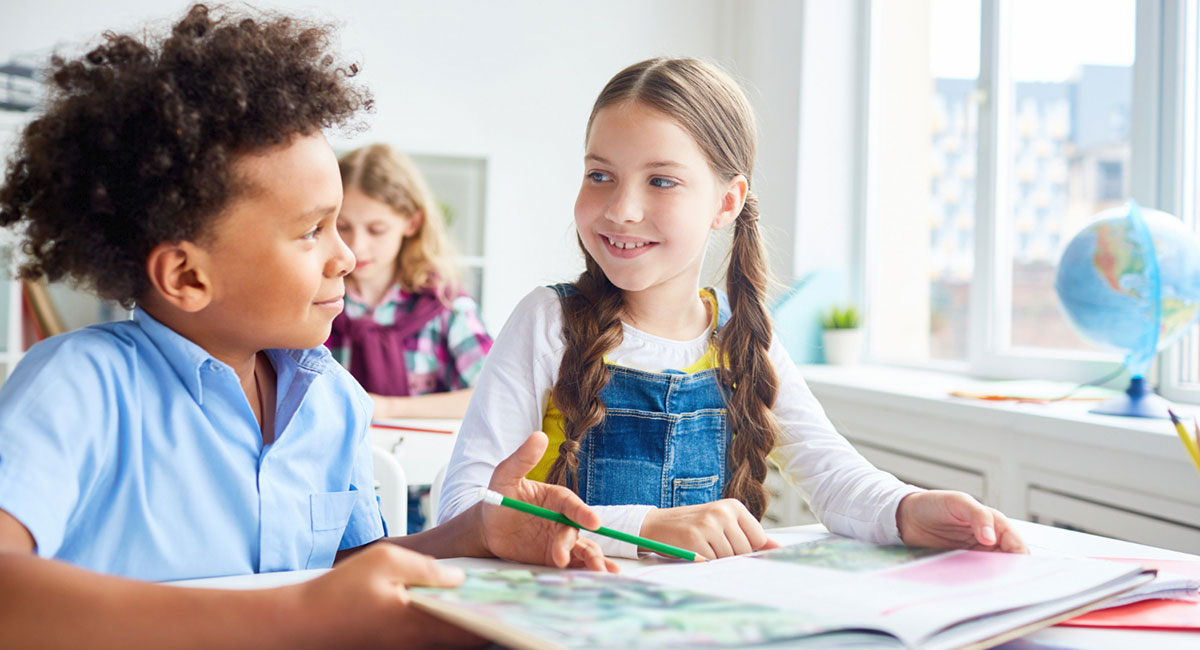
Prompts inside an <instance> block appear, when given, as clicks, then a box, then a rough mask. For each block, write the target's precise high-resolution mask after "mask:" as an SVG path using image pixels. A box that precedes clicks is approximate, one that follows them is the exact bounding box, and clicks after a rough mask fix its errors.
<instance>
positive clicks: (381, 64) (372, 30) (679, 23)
mask: <svg viewBox="0 0 1200 650" xmlns="http://www.w3.org/2000/svg"><path fill="white" fill-rule="evenodd" d="M186 5H187V3H185V2H177V1H172V2H160V1H156V0H122V2H120V3H109V2H105V3H97V2H90V1H84V0H77V1H69V0H47V1H44V2H28V3H27V2H22V3H18V5H17V6H16V7H6V8H5V9H4V14H5V16H4V17H5V20H4V21H3V23H2V24H0V60H5V59H6V58H7V56H8V55H10V54H11V53H13V52H30V51H33V52H37V51H42V50H44V49H45V48H46V47H47V46H48V45H52V44H56V43H72V42H78V41H80V40H86V39H92V38H93V37H94V36H95V34H96V33H97V32H98V31H99V30H101V29H110V28H111V29H117V30H125V29H130V28H135V27H138V26H139V25H142V24H144V23H145V21H146V20H147V19H148V18H156V19H158V20H157V22H156V24H157V25H158V26H160V27H162V26H164V25H165V24H167V23H168V22H169V20H170V19H173V18H174V17H175V16H177V15H179V13H181V12H182V10H183V8H184V7H185V6H186ZM256 5H259V6H274V7H281V8H286V9H287V10H288V11H290V12H293V13H304V14H308V15H312V16H314V17H318V18H321V19H323V20H332V21H334V22H337V23H340V24H341V25H342V29H341V36H342V50H343V52H344V53H345V54H347V55H348V56H349V57H351V58H354V59H357V60H358V61H360V62H361V63H362V69H363V75H362V79H363V81H364V82H365V83H366V84H368V85H369V87H370V88H371V90H372V91H373V93H374V95H375V99H376V103H377V110H376V113H375V114H374V115H373V116H370V118H369V123H370V124H371V128H370V130H369V131H368V132H366V133H363V134H360V135H358V136H356V137H355V139H354V142H353V143H347V142H341V141H339V142H335V144H336V145H338V146H342V145H347V144H356V143H360V142H367V141H372V140H386V141H388V142H392V143H394V144H396V145H399V146H400V147H402V148H405V149H408V150H411V151H417V152H423V153H451V154H470V155H478V156H484V157H486V158H487V159H488V164H489V170H488V171H489V178H488V185H489V187H488V206H487V210H488V222H487V231H486V232H487V245H486V257H487V262H488V269H487V277H486V279H485V286H484V296H483V299H484V304H485V313H484V316H485V319H486V320H487V322H488V323H489V324H490V325H491V327H492V328H493V329H496V328H498V327H499V326H500V324H501V323H503V321H504V319H505V318H506V317H507V315H508V313H509V311H510V310H511V308H512V307H513V306H514V305H515V304H516V302H517V301H518V300H519V299H520V298H521V297H522V296H523V295H524V294H525V293H526V292H528V291H529V290H530V289H531V288H532V287H533V286H535V285H537V284H544V283H547V282H552V281H557V280H562V279H568V278H570V277H572V276H573V275H575V274H576V273H577V272H578V269H579V268H580V265H581V261H580V259H581V258H580V257H579V255H578V252H577V250H578V249H577V247H576V245H575V242H574V235H573V229H572V209H573V206H574V200H575V193H576V191H577V189H578V187H579V181H580V179H581V178H582V166H581V161H582V151H583V137H584V132H583V131H584V125H585V122H586V120H587V116H588V112H589V110H590V108H591V102H592V100H593V99H594V98H595V96H596V94H597V93H598V92H599V91H600V88H601V87H602V86H603V85H604V83H605V82H606V81H607V80H608V78H609V77H611V76H612V75H613V74H615V73H616V72H617V71H618V70H620V69H621V68H623V67H624V66H626V65H628V64H630V63H633V62H635V61H638V60H641V59H644V58H647V57H650V56H655V55H662V54H667V55H691V56H699V57H705V58H718V57H719V56H720V54H721V52H720V50H721V49H722V47H723V43H724V40H723V39H724V37H723V36H722V29H723V27H722V24H723V23H722V21H721V20H719V18H720V17H721V16H722V11H721V10H722V8H723V6H724V4H723V2H722V1H721V0H703V1H696V0H667V1H657V2H651V3H647V2H639V1H637V0H618V1H616V2H607V3H604V4H602V5H597V4H594V3H575V2H536V1H533V0H523V1H507V0H506V1H503V2H489V1H483V0H479V1H470V0H445V1H439V2H372V1H369V0H351V1H348V2H343V3H338V5H336V6H330V7H328V8H321V7H318V8H316V9H314V8H313V5H312V3H303V2H290V1H286V0H283V1H280V0H276V1H273V2H269V3H268V2H261V3H256Z"/></svg>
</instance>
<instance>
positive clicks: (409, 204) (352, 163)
mask: <svg viewBox="0 0 1200 650" xmlns="http://www.w3.org/2000/svg"><path fill="white" fill-rule="evenodd" d="M338 166H339V167H340V168H341V170H342V185H343V186H344V187H345V188H346V189H350V188H354V189H357V190H359V191H360V192H362V193H363V194H365V195H367V196H368V197H370V198H372V199H375V200H376V201H379V202H380V203H383V204H385V205H387V206H388V207H390V208H391V209H392V210H395V211H396V213H397V214H399V215H401V216H404V217H407V218H411V217H412V216H413V215H415V214H418V213H421V214H423V215H424V218H423V219H422V220H421V225H420V227H419V228H418V229H417V232H416V233H415V234H413V235H412V236H411V237H405V238H404V242H403V243H402V244H401V245H400V252H399V254H398V256H397V258H396V279H397V280H398V281H399V282H400V285H401V286H403V287H404V289H405V290H406V291H417V290H427V291H432V292H433V293H435V294H436V295H437V296H438V298H440V299H441V300H442V302H445V303H447V304H448V303H449V302H450V301H452V300H453V299H454V298H455V297H456V296H457V293H458V280H459V279H458V269H457V267H456V265H455V263H454V259H455V253H454V249H453V247H452V246H451V244H450V241H449V239H448V238H447V237H446V219H445V217H444V216H443V215H442V209H441V207H440V206H439V205H438V202H437V200H436V198H435V197H434V196H433V193H432V192H430V191H429V186H428V185H427V184H426V182H425V177H424V176H422V174H421V171H420V170H419V169H417V166H416V164H414V163H413V161H412V159H411V158H409V157H408V156H407V155H405V154H404V153H403V152H401V151H399V150H397V149H395V148H394V147H391V146H388V145H386V144H372V145H368V146H365V147H362V148H359V149H355V150H354V151H351V152H350V153H348V154H345V155H343V156H342V157H341V158H340V159H339V160H338Z"/></svg>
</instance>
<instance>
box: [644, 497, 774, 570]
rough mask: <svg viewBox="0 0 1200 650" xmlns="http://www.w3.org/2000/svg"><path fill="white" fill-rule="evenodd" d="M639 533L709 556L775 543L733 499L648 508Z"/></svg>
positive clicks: (754, 549)
mask: <svg viewBox="0 0 1200 650" xmlns="http://www.w3.org/2000/svg"><path fill="white" fill-rule="evenodd" d="M640 535H641V536H642V537H646V538H649V539H652V540H654V541H656V542H663V543H665V544H670V545H671V546H678V547H680V548H685V549H687V550H689V551H693V552H695V553H699V554H700V555H703V556H704V557H705V558H707V559H710V560H715V559H717V558H722V557H729V556H731V555H742V554H743V553H749V552H751V551H760V550H763V549H768V548H777V547H778V546H779V544H778V543H776V542H775V541H774V540H772V539H771V538H769V537H767V534H766V532H764V531H763V527H762V524H760V523H758V520H757V519H755V518H754V515H752V514H750V511H749V510H747V509H746V506H744V505H742V502H741V501H738V500H737V499H721V500H720V501H714V502H712V503H703V504H700V505H696V506H680V507H678V508H660V509H656V510H651V511H650V512H648V513H646V518H645V519H644V520H642V530H641V533H640Z"/></svg>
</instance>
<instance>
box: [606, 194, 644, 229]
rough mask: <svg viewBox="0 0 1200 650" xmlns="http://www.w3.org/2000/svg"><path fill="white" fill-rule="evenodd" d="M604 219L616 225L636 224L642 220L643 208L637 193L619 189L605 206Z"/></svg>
mask: <svg viewBox="0 0 1200 650" xmlns="http://www.w3.org/2000/svg"><path fill="white" fill-rule="evenodd" d="M604 218H606V219H608V220H609V221H612V222H615V223H636V222H638V221H641V220H642V206H641V203H640V202H639V201H638V200H637V196H636V192H633V191H630V190H628V189H622V188H619V187H618V188H617V189H615V190H613V193H612V196H611V197H610V200H609V202H608V205H607V206H605V210H604Z"/></svg>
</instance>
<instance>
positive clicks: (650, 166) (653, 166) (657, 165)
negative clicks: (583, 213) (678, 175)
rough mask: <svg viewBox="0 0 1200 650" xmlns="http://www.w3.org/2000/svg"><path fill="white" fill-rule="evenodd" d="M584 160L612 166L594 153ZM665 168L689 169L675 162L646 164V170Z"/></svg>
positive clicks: (664, 161) (658, 161)
mask: <svg viewBox="0 0 1200 650" xmlns="http://www.w3.org/2000/svg"><path fill="white" fill-rule="evenodd" d="M583 159H584V160H587V161H592V162H597V163H600V164H601V165H609V166H611V165H612V163H611V162H609V161H608V160H605V159H604V158H601V157H600V156H597V155H596V154H594V153H589V154H588V155H586V156H584V157H583ZM663 167H678V168H680V169H684V168H686V167H687V165H685V164H683V163H678V162H675V161H674V160H654V161H651V162H648V163H646V164H645V166H644V168H645V169H660V168H663Z"/></svg>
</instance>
